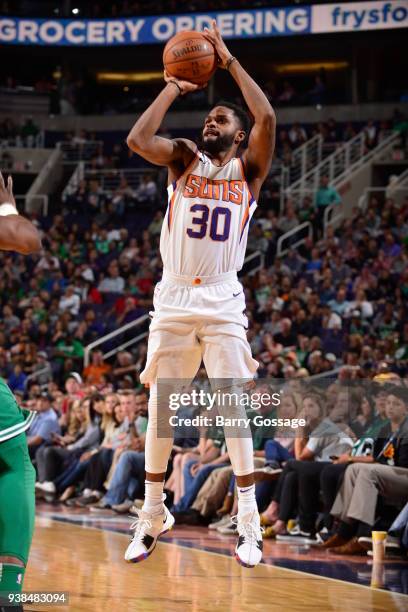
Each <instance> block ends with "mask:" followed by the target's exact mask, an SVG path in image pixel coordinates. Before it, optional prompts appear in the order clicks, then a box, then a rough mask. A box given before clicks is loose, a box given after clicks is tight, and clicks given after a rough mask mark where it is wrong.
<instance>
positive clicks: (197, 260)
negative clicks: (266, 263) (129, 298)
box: [160, 151, 256, 276]
mask: <svg viewBox="0 0 408 612" xmlns="http://www.w3.org/2000/svg"><path fill="white" fill-rule="evenodd" d="M167 189H168V195H169V203H168V206H167V212H166V216H165V219H164V222H163V227H162V231H161V236H160V253H161V256H162V260H163V268H164V269H165V270H168V271H169V272H172V273H173V274H179V275H182V276H214V275H218V274H223V273H224V272H232V271H234V270H236V271H238V270H240V269H241V268H242V265H243V262H244V256H245V250H246V244H247V238H248V226H249V221H250V219H251V217H252V215H253V213H254V211H255V208H256V201H255V200H254V198H253V197H252V194H251V192H250V190H249V187H248V184H247V182H246V180H245V175H244V168H243V164H242V161H241V159H240V158H237V157H234V158H233V159H231V160H230V161H229V162H228V163H226V164H225V165H224V166H221V167H220V166H215V165H214V164H213V163H212V161H211V160H210V158H209V157H207V156H206V155H205V154H204V153H202V152H201V151H197V153H196V156H195V157H194V159H193V160H192V162H191V164H190V165H189V166H188V168H187V169H186V171H185V172H184V174H183V175H182V176H181V177H180V178H179V180H178V181H174V182H173V183H172V184H171V185H169V186H168V188H167Z"/></svg>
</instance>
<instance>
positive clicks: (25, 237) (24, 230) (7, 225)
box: [0, 172, 41, 255]
mask: <svg viewBox="0 0 408 612" xmlns="http://www.w3.org/2000/svg"><path fill="white" fill-rule="evenodd" d="M0 250H2V251H16V252H17V253H21V254H22V255H30V253H37V252H38V251H40V250H41V238H40V234H39V233H38V230H37V228H36V227H35V225H33V224H32V223H31V221H29V220H28V219H25V218H24V217H22V216H20V215H19V214H18V212H17V208H16V202H15V199H14V195H13V181H12V178H11V176H9V177H8V180H7V186H6V185H5V183H4V179H3V175H2V174H1V172H0Z"/></svg>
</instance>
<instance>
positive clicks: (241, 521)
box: [232, 510, 263, 567]
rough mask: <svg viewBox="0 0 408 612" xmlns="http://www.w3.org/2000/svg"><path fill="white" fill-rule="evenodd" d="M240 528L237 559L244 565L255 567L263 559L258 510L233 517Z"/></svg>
mask: <svg viewBox="0 0 408 612" xmlns="http://www.w3.org/2000/svg"><path fill="white" fill-rule="evenodd" d="M232 521H233V522H236V525H237V530H238V536H239V537H238V542H237V545H236V547H235V559H236V560H237V561H238V563H239V564H240V565H243V566H244V567H255V565H258V563H260V561H261V559H262V548H263V543H262V528H261V524H260V518H259V513H258V511H257V510H254V511H253V512H249V513H248V514H244V515H243V516H240V515H239V514H238V515H237V516H236V517H235V516H234V517H233V518H232Z"/></svg>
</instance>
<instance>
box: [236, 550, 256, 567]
mask: <svg viewBox="0 0 408 612" xmlns="http://www.w3.org/2000/svg"><path fill="white" fill-rule="evenodd" d="M233 556H234V557H235V559H236V561H237V562H238V563H239V565H242V567H247V568H249V569H252V568H253V567H256V565H249V564H248V563H244V562H243V561H242V559H240V557H239V556H238V553H234V554H233Z"/></svg>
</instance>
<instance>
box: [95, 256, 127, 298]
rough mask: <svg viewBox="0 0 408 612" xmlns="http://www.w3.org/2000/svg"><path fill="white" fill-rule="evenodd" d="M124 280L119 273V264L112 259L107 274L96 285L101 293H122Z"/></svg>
mask: <svg viewBox="0 0 408 612" xmlns="http://www.w3.org/2000/svg"><path fill="white" fill-rule="evenodd" d="M124 289H125V281H124V279H123V278H122V277H121V276H120V275H119V266H118V262H117V261H116V260H114V261H112V262H111V263H110V264H109V267H108V276H107V277H105V278H103V279H102V280H101V282H100V283H99V285H98V290H99V291H100V292H101V293H123V291H124Z"/></svg>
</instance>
